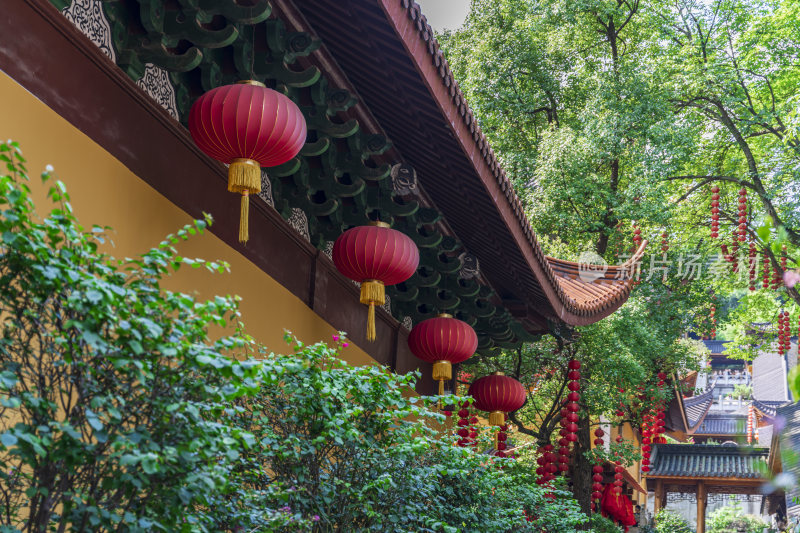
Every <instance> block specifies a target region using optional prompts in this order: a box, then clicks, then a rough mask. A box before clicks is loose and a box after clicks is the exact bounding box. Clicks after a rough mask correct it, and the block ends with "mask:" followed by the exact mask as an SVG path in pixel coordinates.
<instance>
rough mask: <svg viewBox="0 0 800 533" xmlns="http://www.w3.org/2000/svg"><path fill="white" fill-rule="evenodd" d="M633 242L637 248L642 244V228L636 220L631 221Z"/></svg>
mask: <svg viewBox="0 0 800 533" xmlns="http://www.w3.org/2000/svg"><path fill="white" fill-rule="evenodd" d="M633 244H634V245H635V247H636V249H637V250H638V249H639V246H641V245H642V228H640V227H639V224H637V223H636V222H634V223H633Z"/></svg>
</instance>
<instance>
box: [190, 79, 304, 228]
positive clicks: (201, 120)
mask: <svg viewBox="0 0 800 533" xmlns="http://www.w3.org/2000/svg"><path fill="white" fill-rule="evenodd" d="M189 133H191V135H192V139H194V142H195V144H196V145H197V147H198V148H200V150H202V151H203V152H205V153H206V154H207V155H209V156H210V157H213V158H214V159H216V160H218V161H221V162H223V163H226V164H228V165H229V166H228V191H229V192H232V193H236V194H241V195H242V198H241V205H240V213H239V242H241V243H246V242H247V240H248V239H249V229H248V218H249V210H250V198H249V195H250V194H258V193H259V192H261V167H274V166H277V165H281V164H283V163H286V162H287V161H289V160H290V159H292V158H293V157H295V156H296V155H297V154H298V153H300V149H301V148H302V147H303V144H305V142H306V136H307V130H306V122H305V119H304V118H303V114H302V112H301V111H300V108H298V107H297V105H296V104H295V103H294V102H292V101H291V100H290V99H289V98H287V97H286V96H284V95H282V94H281V93H279V92H277V91H273V90H272V89H268V88H267V87H266V86H265V85H264V84H263V83H260V82H257V81H253V80H245V81H240V82H239V83H236V84H233V85H224V86H222V87H216V88H214V89H211V90H210V91H208V92H207V93H205V94H203V95H202V96H201V97H200V98H198V99H197V100H196V101H195V102H194V104H192V108H191V110H190V111H189Z"/></svg>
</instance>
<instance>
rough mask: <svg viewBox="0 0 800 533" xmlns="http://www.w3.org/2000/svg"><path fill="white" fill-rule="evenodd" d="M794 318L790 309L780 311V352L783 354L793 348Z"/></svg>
mask: <svg viewBox="0 0 800 533" xmlns="http://www.w3.org/2000/svg"><path fill="white" fill-rule="evenodd" d="M791 322H792V319H791V317H790V316H789V311H779V312H778V354H779V355H783V354H785V353H786V352H788V351H789V350H791V349H792V331H791V328H792V326H791Z"/></svg>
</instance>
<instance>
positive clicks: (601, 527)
mask: <svg viewBox="0 0 800 533" xmlns="http://www.w3.org/2000/svg"><path fill="white" fill-rule="evenodd" d="M589 524H590V525H591V527H592V533H621V532H622V528H621V527H619V526H618V525H616V524H615V523H614V521H613V520H611V519H610V518H606V517H604V516H603V515H601V514H599V513H595V514H593V515H592V517H591V520H589Z"/></svg>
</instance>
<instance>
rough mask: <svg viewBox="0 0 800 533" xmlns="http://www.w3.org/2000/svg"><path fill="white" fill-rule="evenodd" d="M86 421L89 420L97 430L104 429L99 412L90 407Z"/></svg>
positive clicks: (87, 410)
mask: <svg viewBox="0 0 800 533" xmlns="http://www.w3.org/2000/svg"><path fill="white" fill-rule="evenodd" d="M86 421H87V422H89V425H90V426H92V428H93V429H94V430H95V431H100V430H101V429H103V422H102V421H101V420H100V417H98V416H97V413H95V412H94V411H92V410H91V409H88V408H87V409H86Z"/></svg>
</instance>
